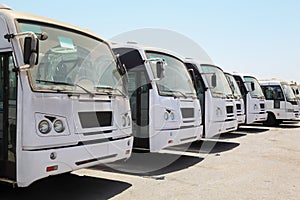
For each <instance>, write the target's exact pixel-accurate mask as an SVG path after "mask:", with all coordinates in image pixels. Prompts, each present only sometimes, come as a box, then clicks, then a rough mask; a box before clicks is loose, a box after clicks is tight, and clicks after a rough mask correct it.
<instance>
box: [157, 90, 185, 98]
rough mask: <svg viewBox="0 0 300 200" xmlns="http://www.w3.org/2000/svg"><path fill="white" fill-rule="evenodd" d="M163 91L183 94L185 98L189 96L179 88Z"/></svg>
mask: <svg viewBox="0 0 300 200" xmlns="http://www.w3.org/2000/svg"><path fill="white" fill-rule="evenodd" d="M162 92H170V93H172V94H174V93H179V94H181V96H183V97H184V98H186V99H187V98H188V96H187V95H186V94H184V93H183V92H181V91H179V90H163V91H162ZM176 97H178V96H176Z"/></svg>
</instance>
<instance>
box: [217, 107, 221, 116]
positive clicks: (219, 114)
mask: <svg viewBox="0 0 300 200" xmlns="http://www.w3.org/2000/svg"><path fill="white" fill-rule="evenodd" d="M216 115H217V116H221V115H222V110H221V108H220V107H217V108H216Z"/></svg>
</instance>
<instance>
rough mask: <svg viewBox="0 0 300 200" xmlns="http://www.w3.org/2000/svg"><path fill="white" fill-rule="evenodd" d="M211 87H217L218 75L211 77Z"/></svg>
mask: <svg viewBox="0 0 300 200" xmlns="http://www.w3.org/2000/svg"><path fill="white" fill-rule="evenodd" d="M211 86H212V87H216V86H217V75H216V74H213V75H212V76H211Z"/></svg>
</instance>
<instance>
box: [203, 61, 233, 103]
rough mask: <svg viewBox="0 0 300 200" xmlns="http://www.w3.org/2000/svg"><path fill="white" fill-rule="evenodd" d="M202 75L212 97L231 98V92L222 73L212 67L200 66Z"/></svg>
mask: <svg viewBox="0 0 300 200" xmlns="http://www.w3.org/2000/svg"><path fill="white" fill-rule="evenodd" d="M201 68H202V72H203V73H202V74H203V75H204V77H205V79H206V82H207V84H208V87H209V89H210V90H211V93H212V96H213V97H216V98H232V97H233V95H232V90H231V88H230V85H229V83H228V81H227V79H226V76H225V74H224V72H223V71H222V70H221V69H220V68H218V67H216V66H213V65H201Z"/></svg>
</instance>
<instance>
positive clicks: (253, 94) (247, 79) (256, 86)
mask: <svg viewBox="0 0 300 200" xmlns="http://www.w3.org/2000/svg"><path fill="white" fill-rule="evenodd" d="M244 79H245V83H246V85H247V87H248V90H249V91H250V95H251V97H253V98H259V99H261V98H265V96H264V93H263V91H262V89H261V87H260V84H259V83H258V81H257V79H256V78H254V77H251V76H245V77H244ZM251 83H253V84H254V88H253V89H254V90H252V89H251V88H250V86H249V85H251Z"/></svg>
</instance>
